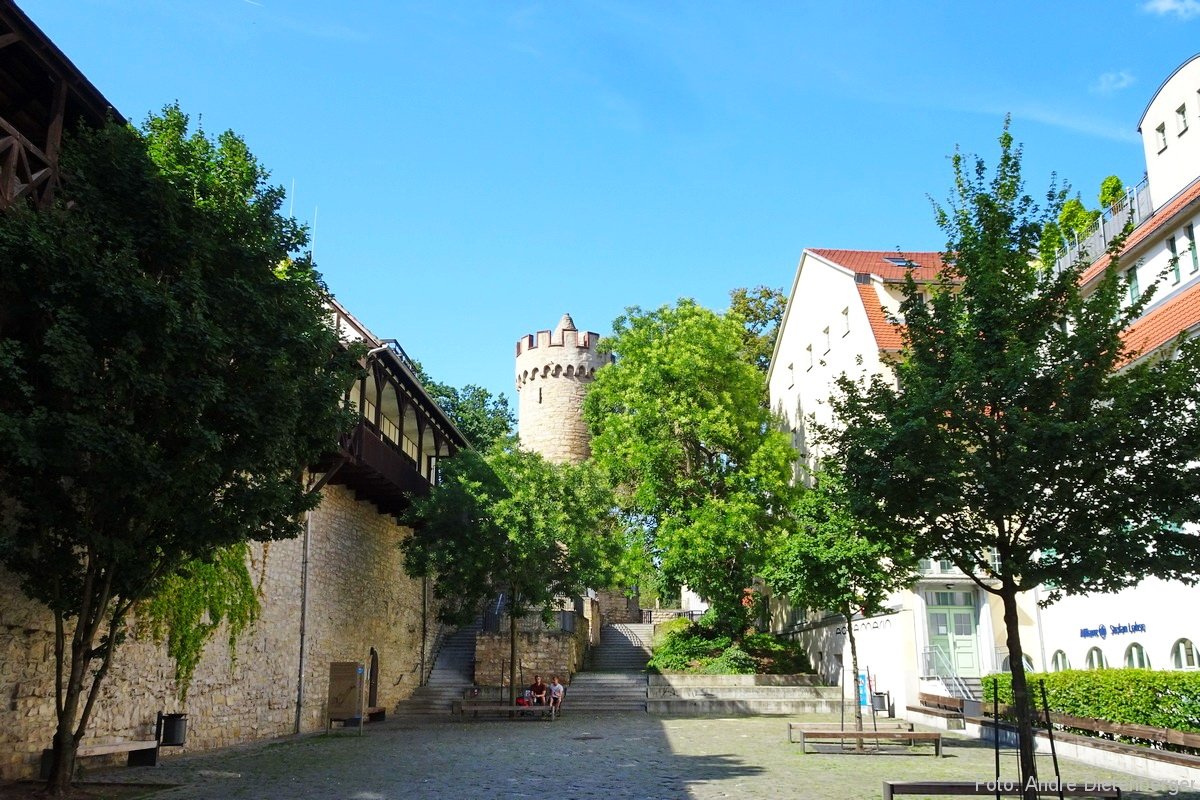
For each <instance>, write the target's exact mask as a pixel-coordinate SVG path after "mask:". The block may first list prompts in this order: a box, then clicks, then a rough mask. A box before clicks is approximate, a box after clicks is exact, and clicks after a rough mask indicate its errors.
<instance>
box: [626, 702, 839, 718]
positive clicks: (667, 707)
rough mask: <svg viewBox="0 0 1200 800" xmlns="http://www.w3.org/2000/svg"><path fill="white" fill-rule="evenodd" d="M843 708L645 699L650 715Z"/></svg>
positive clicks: (825, 704) (834, 709)
mask: <svg viewBox="0 0 1200 800" xmlns="http://www.w3.org/2000/svg"><path fill="white" fill-rule="evenodd" d="M840 708H841V701H840V699H839V700H820V699H812V700H795V699H794V700H771V699H753V700H715V699H711V700H706V699H679V698H676V699H673V700H650V699H647V700H646V710H647V711H648V712H650V713H651V714H663V715H672V714H730V715H745V716H754V715H759V714H833V713H836V712H837V711H838V710H839V709H840Z"/></svg>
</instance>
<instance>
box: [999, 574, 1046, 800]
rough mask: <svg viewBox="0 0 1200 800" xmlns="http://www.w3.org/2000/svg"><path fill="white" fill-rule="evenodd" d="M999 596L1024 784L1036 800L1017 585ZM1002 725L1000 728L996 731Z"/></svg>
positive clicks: (1026, 792)
mask: <svg viewBox="0 0 1200 800" xmlns="http://www.w3.org/2000/svg"><path fill="white" fill-rule="evenodd" d="M1000 599H1001V600H1002V601H1003V603H1004V631H1005V634H1006V636H1007V640H1008V665H1009V670H1010V672H1012V691H1013V706H1014V707H1015V708H1016V712H1017V741H1018V748H1019V764H1020V769H1021V785H1022V786H1023V787H1025V789H1024V796H1025V797H1026V798H1027V800H1037V791H1036V789H1034V788H1033V787H1032V786H1031V780H1030V779H1031V778H1032V779H1034V781H1032V782H1036V778H1037V764H1036V762H1035V761H1034V757H1033V719H1032V715H1031V714H1030V710H1031V708H1032V705H1031V704H1030V702H1029V690H1028V687H1027V686H1026V685H1025V654H1024V651H1023V650H1022V649H1021V635H1020V630H1019V628H1018V626H1017V589H1016V587H1015V586H1012V585H1011V584H1005V585H1003V586H1001V587H1000ZM998 732H999V729H998V728H997V734H998Z"/></svg>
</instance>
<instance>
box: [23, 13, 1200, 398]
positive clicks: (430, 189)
mask: <svg viewBox="0 0 1200 800" xmlns="http://www.w3.org/2000/svg"><path fill="white" fill-rule="evenodd" d="M17 1H18V4H19V5H20V6H21V7H22V9H23V10H24V11H25V12H26V13H27V14H28V15H29V16H30V17H31V18H32V19H33V20H34V22H36V23H37V24H38V25H39V26H41V27H42V29H43V30H45V31H46V33H47V34H49V36H50V37H51V38H52V39H53V40H54V41H55V42H56V43H57V44H58V45H59V47H60V48H61V49H62V50H63V51H64V52H65V53H66V54H67V56H68V57H69V58H71V59H72V60H73V61H74V62H75V64H76V65H77V66H78V67H79V68H80V69H81V70H82V71H83V72H84V74H86V75H87V76H88V77H89V78H90V79H91V80H92V82H93V83H94V84H95V85H96V86H97V87H98V88H99V89H100V91H102V92H103V93H104V94H105V95H106V96H107V97H108V98H109V100H110V101H112V102H113V103H114V104H115V105H116V106H117V108H119V109H120V111H121V112H122V113H124V114H125V115H126V116H128V117H130V118H131V119H134V120H139V121H140V120H141V119H143V118H144V117H145V115H146V114H147V113H148V112H150V111H152V110H157V109H159V108H161V107H162V106H163V105H164V104H166V103H168V102H171V101H174V100H178V101H179V102H180V104H181V106H182V107H183V109H184V110H185V111H186V112H188V113H190V114H191V115H192V116H193V119H194V120H195V119H197V118H202V121H203V125H204V127H205V128H206V129H207V130H208V131H210V132H211V133H216V132H219V131H222V130H225V129H227V128H232V129H233V130H235V131H237V132H238V133H240V134H241V135H242V136H244V137H245V139H246V140H247V142H248V143H249V145H250V147H251V149H252V150H253V151H254V152H255V153H256V154H257V155H258V157H259V158H260V159H261V160H262V161H263V163H264V164H265V165H266V166H267V167H268V168H269V169H270V170H271V171H272V173H273V179H274V181H275V182H277V183H279V184H280V185H283V186H285V187H287V188H289V189H290V188H291V187H292V185H293V182H294V185H295V191H294V194H293V195H292V198H291V200H290V201H289V202H291V203H294V211H295V215H296V216H297V217H299V218H301V219H303V220H306V221H307V222H308V223H309V224H310V225H311V226H312V227H314V228H315V233H316V237H315V252H316V259H317V262H318V265H319V267H320V269H321V271H322V272H323V273H324V275H325V279H326V281H327V283H328V284H329V286H330V288H331V289H332V291H333V292H334V294H336V295H337V296H338V298H339V299H340V300H342V302H343V303H345V304H346V305H347V307H348V308H349V309H350V310H351V312H352V313H354V314H356V315H357V316H358V317H359V318H360V319H362V320H363V321H364V322H365V323H366V324H367V325H368V326H369V327H371V328H372V329H373V330H374V331H375V332H376V333H377V334H378V335H380V336H384V337H395V338H397V339H399V340H400V342H401V344H402V345H403V346H404V348H405V349H406V350H407V351H408V352H409V353H410V354H411V355H412V356H413V357H415V358H417V359H419V360H421V361H422V362H423V363H424V364H425V366H426V367H427V368H428V370H429V371H430V372H431V374H433V375H434V376H435V377H437V378H439V379H440V380H444V381H446V382H448V383H452V384H455V385H463V384H466V383H478V384H482V385H484V386H487V387H488V388H490V389H492V390H493V391H496V392H504V393H506V394H508V395H509V397H510V398H511V399H513V400H514V404H515V397H514V391H513V371H514V368H513V349H514V343H515V342H516V340H517V339H518V338H519V337H520V336H522V335H523V334H525V333H528V332H532V331H534V330H537V329H538V328H549V327H552V326H553V325H554V324H555V322H556V321H557V320H558V318H559V317H560V316H561V315H562V313H563V312H564V311H569V312H570V313H571V314H572V315H573V316H574V319H575V321H576V323H577V324H578V325H579V327H580V328H588V329H591V330H596V331H599V332H601V333H606V332H607V331H608V330H609V329H610V325H611V322H612V320H613V318H614V317H616V316H617V315H618V314H620V313H621V312H622V311H623V310H624V309H625V307H626V306H630V305H640V306H642V307H647V308H649V307H655V306H658V305H661V304H663V303H669V302H673V301H674V300H675V299H676V298H678V297H680V296H688V297H694V298H696V299H697V300H698V301H699V302H701V303H704V304H706V305H709V306H711V307H713V308H718V309H723V308H724V307H725V306H726V305H727V298H728V291H729V289H731V288H733V287H736V286H752V285H756V284H763V283H765V284H769V285H774V286H780V287H782V286H787V285H790V281H791V278H792V273H793V270H794V268H795V264H796V261H797V260H798V258H799V256H800V253H801V251H802V250H803V249H804V248H805V247H835V248H854V249H893V248H896V247H899V248H902V249H906V250H927V249H928V250H936V249H940V248H941V247H942V245H943V244H944V240H943V237H942V236H941V234H940V232H939V231H938V229H937V228H936V227H935V226H934V224H933V215H932V211H931V206H930V198H931V197H932V198H934V199H937V200H942V199H945V198H946V196H947V194H948V190H949V187H950V166H949V162H948V160H947V156H948V155H949V154H951V153H952V152H953V151H954V148H955V146H956V145H957V146H961V148H962V149H963V150H964V151H967V152H978V153H980V154H982V155H984V156H985V157H987V158H989V159H992V158H994V154H995V150H996V147H995V139H996V137H997V135H998V134H999V132H1000V129H1001V125H1002V121H1003V117H1004V115H1005V114H1006V113H1011V114H1012V116H1013V124H1012V130H1013V133H1014V135H1015V136H1016V138H1017V140H1018V141H1020V142H1022V143H1024V145H1025V154H1026V156H1025V175H1026V178H1027V181H1028V184H1029V187H1030V188H1031V189H1032V190H1034V191H1035V194H1040V193H1043V192H1044V190H1045V188H1046V187H1047V186H1048V182H1049V177H1050V174H1051V172H1057V174H1058V175H1059V177H1060V179H1063V180H1066V181H1068V182H1070V183H1071V185H1072V186H1074V187H1076V188H1078V189H1079V190H1080V191H1081V192H1082V193H1083V195H1084V198H1085V200H1086V201H1088V202H1089V204H1091V205H1093V206H1094V205H1096V203H1095V194H1096V190H1097V188H1098V186H1099V183H1100V180H1101V179H1102V178H1103V177H1104V176H1105V175H1108V174H1113V173H1115V174H1117V175H1120V176H1121V177H1122V179H1124V180H1125V181H1126V182H1134V181H1137V180H1139V179H1140V178H1141V177H1142V174H1143V172H1144V164H1143V158H1142V151H1141V145H1140V140H1139V139H1138V136H1137V133H1136V126H1137V123H1138V119H1139V117H1140V116H1141V113H1142V110H1143V108H1144V107H1145V105H1146V103H1147V102H1148V101H1149V99H1150V97H1151V96H1152V95H1153V93H1154V91H1155V90H1156V89H1157V87H1158V86H1159V84H1160V83H1161V82H1162V81H1163V80H1164V79H1165V78H1166V77H1167V76H1168V75H1169V74H1170V73H1171V72H1172V71H1173V70H1174V69H1175V68H1176V67H1177V66H1179V65H1180V64H1181V63H1182V62H1183V61H1185V60H1186V59H1187V58H1189V57H1191V56H1192V55H1195V54H1196V52H1197V51H1198V50H1200V0H1151V1H1150V2H1146V0H1103V2H1094V0H1093V1H1090V2H1060V1H1059V0H1055V2H1045V0H1040V2H1025V1H1024V0H1011V1H1010V2H1005V3H995V2H986V3H985V2H972V1H971V0H956V1H954V2H948V1H947V2H943V1H942V0H927V1H925V2H895V0H893V1H892V2H829V1H828V0H826V1H825V2H801V1H800V0H797V1H796V2H790V3H783V2H778V3H775V2H763V3H757V4H749V3H719V2H678V3H668V2H544V3H504V2H486V3H483V2H480V3H468V2H461V3H448V2H435V1H433V0H430V1H429V2H411V3H410V2H382V1H374V0H360V2H356V3H343V2H316V1H315V0H293V1H291V2H287V1H285V0H193V1H192V2H180V1H179V0H175V1H173V2H169V1H168V0H17ZM1197 88H1198V89H1200V87H1197Z"/></svg>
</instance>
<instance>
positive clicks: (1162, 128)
mask: <svg viewBox="0 0 1200 800" xmlns="http://www.w3.org/2000/svg"><path fill="white" fill-rule="evenodd" d="M1154 132H1155V134H1157V135H1158V152H1160V153H1161V152H1162V151H1164V150H1166V149H1167V123H1165V122H1164V123H1163V124H1162V125H1159V126H1158V127H1157V128H1155V129H1154Z"/></svg>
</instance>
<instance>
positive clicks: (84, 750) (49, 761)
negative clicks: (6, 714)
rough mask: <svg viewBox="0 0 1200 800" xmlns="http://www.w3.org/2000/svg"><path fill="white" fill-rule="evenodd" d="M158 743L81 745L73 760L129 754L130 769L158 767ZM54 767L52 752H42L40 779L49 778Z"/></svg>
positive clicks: (128, 763) (149, 741)
mask: <svg viewBox="0 0 1200 800" xmlns="http://www.w3.org/2000/svg"><path fill="white" fill-rule="evenodd" d="M158 746H159V745H158V742H157V741H155V740H153V739H151V740H148V741H134V742H115V743H113V744H81V745H80V746H79V749H78V750H77V751H76V752H75V758H76V759H77V760H78V759H80V758H86V757H88V756H109V755H113V754H114V753H129V757H128V758H127V759H126V761H125V763H126V765H127V766H130V767H155V766H158ZM53 765H54V750H52V749H49V748H48V749H45V750H43V751H42V761H41V777H42V778H49V777H50V769H51V767H52V766H53Z"/></svg>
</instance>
